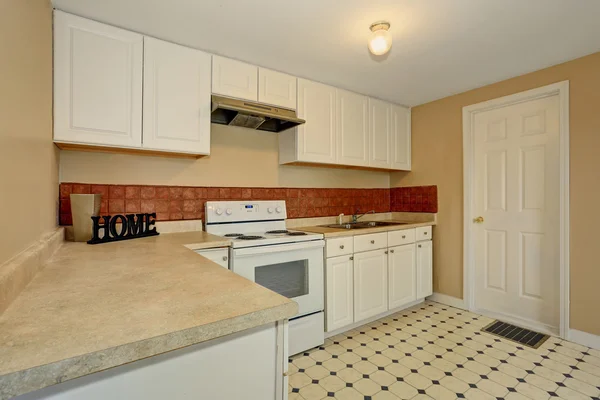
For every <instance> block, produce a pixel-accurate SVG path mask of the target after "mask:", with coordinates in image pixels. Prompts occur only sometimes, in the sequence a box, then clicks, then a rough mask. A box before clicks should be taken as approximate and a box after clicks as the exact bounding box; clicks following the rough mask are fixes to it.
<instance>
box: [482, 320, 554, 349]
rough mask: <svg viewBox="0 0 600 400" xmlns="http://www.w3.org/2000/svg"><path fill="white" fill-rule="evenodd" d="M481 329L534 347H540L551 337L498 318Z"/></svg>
mask: <svg viewBox="0 0 600 400" xmlns="http://www.w3.org/2000/svg"><path fill="white" fill-rule="evenodd" d="M481 330H482V331H483V332H487V333H491V334H492V335H495V336H499V337H502V338H504V339H508V340H511V341H513V342H517V343H520V344H522V345H524V346H528V347H531V348H533V349H537V348H538V347H540V346H541V345H542V344H544V342H545V341H546V340H548V338H549V337H550V336H549V335H544V334H543V333H539V332H535V331H531V330H529V329H525V328H521V327H519V326H515V325H511V324H508V323H506V322H502V321H498V320H496V321H494V322H492V323H491V324H489V325H488V326H486V327H484V328H483V329H481Z"/></svg>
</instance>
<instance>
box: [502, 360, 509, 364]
mask: <svg viewBox="0 0 600 400" xmlns="http://www.w3.org/2000/svg"><path fill="white" fill-rule="evenodd" d="M500 362H501V363H502V364H508V361H506V360H500Z"/></svg>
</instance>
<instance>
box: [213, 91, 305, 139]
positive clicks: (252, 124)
mask: <svg viewBox="0 0 600 400" xmlns="http://www.w3.org/2000/svg"><path fill="white" fill-rule="evenodd" d="M210 121H211V122H212V123H214V124H221V125H230V126H240V127H244V128H250V129H258V130H260V131H269V132H281V131H284V130H286V129H289V128H293V127H295V126H298V125H300V124H303V123H305V122H306V121H305V120H303V119H300V118H298V117H296V112H295V111H293V110H288V109H286V108H278V107H273V106H270V105H268V104H262V103H256V102H252V101H248V100H238V99H232V98H229V97H222V96H212V112H211V116H210Z"/></svg>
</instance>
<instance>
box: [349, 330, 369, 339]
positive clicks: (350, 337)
mask: <svg viewBox="0 0 600 400" xmlns="http://www.w3.org/2000/svg"><path fill="white" fill-rule="evenodd" d="M373 329H375V328H373ZM347 338H348V339H352V336H347Z"/></svg>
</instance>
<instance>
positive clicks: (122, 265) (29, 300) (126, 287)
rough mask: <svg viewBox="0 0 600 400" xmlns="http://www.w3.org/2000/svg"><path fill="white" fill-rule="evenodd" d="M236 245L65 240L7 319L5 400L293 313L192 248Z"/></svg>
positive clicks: (171, 237)
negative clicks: (94, 242) (87, 242)
mask: <svg viewBox="0 0 600 400" xmlns="http://www.w3.org/2000/svg"><path fill="white" fill-rule="evenodd" d="M229 244H230V242H229V241H228V240H223V238H220V237H218V236H214V235H210V234H207V233H205V232H189V233H170V234H161V235H160V236H155V237H149V238H143V239H134V240H128V241H122V242H114V243H106V244H99V245H94V246H91V245H88V244H85V243H69V242H66V243H64V244H63V245H62V246H61V247H60V248H59V249H58V250H57V252H56V254H55V255H54V256H53V257H52V258H51V259H50V261H49V262H48V263H47V264H46V266H45V267H44V269H43V270H42V271H40V272H39V273H38V274H37V275H36V276H35V277H34V279H33V280H32V281H31V282H30V283H29V285H27V287H26V288H25V289H24V290H23V291H22V292H21V293H20V295H19V296H18V297H17V298H16V299H15V300H14V301H13V303H12V304H11V305H10V306H9V307H8V308H7V309H6V311H5V312H4V313H3V314H2V315H0V399H6V398H10V397H12V396H16V395H19V394H23V393H26V392H30V391H34V390H37V389H41V388H43V387H46V386H50V385H53V384H56V383H60V382H63V381H66V380H69V379H73V378H77V377H80V376H83V375H87V374H91V373H94V372H98V371H101V370H104V369H107V368H111V367H115V366H118V365H122V364H126V363H129V362H133V361H136V360H140V359H142V358H146V357H151V356H154V355H157V354H160V353H164V352H168V351H171V350H175V349H178V348H182V347H186V346H190V345H193V344H196V343H201V342H205V341H208V340H211V339H215V338H218V337H221V336H225V335H229V334H232V333H235V332H240V331H243V330H246V329H250V328H253V327H256V326H260V325H264V324H267V323H272V322H274V321H278V320H282V319H286V318H289V317H291V316H293V315H295V314H296V313H297V310H298V305H297V304H296V303H295V302H294V301H292V300H289V299H287V298H286V297H283V296H280V295H279V294H277V293H274V292H272V291H270V290H268V289H266V288H264V287H262V286H260V285H257V284H255V283H254V282H251V281H249V280H247V279H245V278H242V277H241V276H238V275H236V274H234V273H233V272H231V271H229V270H227V269H225V268H223V267H221V266H219V265H217V264H215V263H213V262H211V261H209V260H207V259H206V258H204V257H202V256H200V255H198V254H196V253H195V252H193V251H191V250H190V249H200V248H210V247H221V246H228V245H229ZM186 247H187V248H186Z"/></svg>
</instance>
